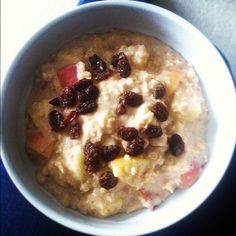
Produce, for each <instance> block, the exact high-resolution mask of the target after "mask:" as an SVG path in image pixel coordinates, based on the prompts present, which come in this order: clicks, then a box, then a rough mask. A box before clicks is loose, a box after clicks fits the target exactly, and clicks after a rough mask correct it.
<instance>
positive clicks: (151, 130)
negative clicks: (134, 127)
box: [142, 125, 162, 138]
mask: <svg viewBox="0 0 236 236" xmlns="http://www.w3.org/2000/svg"><path fill="white" fill-rule="evenodd" d="M142 133H144V134H145V135H146V136H147V137H148V138H158V137H160V136H161V135H162V129H161V127H158V126H156V125H147V126H146V127H145V128H144V129H143V130H142Z"/></svg>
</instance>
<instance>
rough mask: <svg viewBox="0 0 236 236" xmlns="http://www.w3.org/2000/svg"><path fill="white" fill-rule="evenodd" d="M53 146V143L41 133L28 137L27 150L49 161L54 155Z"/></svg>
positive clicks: (33, 133) (37, 132)
mask: <svg viewBox="0 0 236 236" xmlns="http://www.w3.org/2000/svg"><path fill="white" fill-rule="evenodd" d="M53 146H54V145H53V143H52V142H50V141H49V140H48V139H47V137H45V136H44V135H43V134H42V133H41V132H40V131H34V132H32V133H29V134H28V135H27V141H26V147H27V149H28V150H29V151H32V152H35V153H37V154H39V155H40V156H43V157H45V158H47V159H49V158H50V157H51V155H52V152H53Z"/></svg>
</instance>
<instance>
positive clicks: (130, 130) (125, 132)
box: [117, 126, 138, 141]
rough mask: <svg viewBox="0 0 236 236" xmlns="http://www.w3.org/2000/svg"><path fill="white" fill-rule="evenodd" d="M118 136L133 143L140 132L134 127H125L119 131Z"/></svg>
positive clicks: (121, 127)
mask: <svg viewBox="0 0 236 236" xmlns="http://www.w3.org/2000/svg"><path fill="white" fill-rule="evenodd" d="M117 134H118V136H119V137H121V138H122V139H123V140H125V141H131V140H133V139H135V138H137V137H138V130H136V129H135V128H134V127H124V126H120V127H118V129H117Z"/></svg>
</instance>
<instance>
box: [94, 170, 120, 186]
mask: <svg viewBox="0 0 236 236" xmlns="http://www.w3.org/2000/svg"><path fill="white" fill-rule="evenodd" d="M117 183H118V178H117V177H115V176H114V175H113V173H112V172H111V171H106V172H104V173H103V174H102V175H101V176H100V177H99V184H100V186H101V187H102V188H105V189H107V190H109V189H111V188H114V187H115V186H116V185H117Z"/></svg>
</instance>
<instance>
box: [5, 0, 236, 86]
mask: <svg viewBox="0 0 236 236" xmlns="http://www.w3.org/2000/svg"><path fill="white" fill-rule="evenodd" d="M77 2H78V1H77V0H2V1H1V3H2V6H1V79H2V80H1V82H2V81H3V79H4V76H5V74H6V71H7V69H8V67H9V65H10V63H11V62H12V60H13V58H14V57H15V55H16V54H17V52H18V51H19V50H20V48H21V47H22V46H23V45H24V43H25V42H26V41H27V40H28V39H29V38H30V37H31V36H32V35H33V34H34V33H35V32H36V31H37V30H38V29H40V28H41V27H42V26H44V25H45V24H46V23H47V22H48V21H50V20H51V19H53V18H55V17H57V16H58V15H61V14H63V13H64V12H66V11H68V10H70V9H73V8H74V7H75V6H76V4H77ZM151 2H152V3H154V4H156V5H159V6H161V7H164V8H167V9H169V10H171V11H173V12H175V13H177V14H178V15H180V16H182V17H184V18H185V19H187V20H188V21H189V22H191V23H192V24H193V25H195V26H196V27H197V28H198V29H200V30H201V31H202V32H203V33H204V34H205V35H206V36H207V37H208V38H209V39H210V40H211V41H212V42H213V43H214V44H215V45H217V46H218V47H219V48H220V49H221V51H222V52H223V53H224V54H225V56H226V57H227V59H228V60H229V63H230V65H231V68H232V70H233V72H234V75H236V0H152V1H151Z"/></svg>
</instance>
